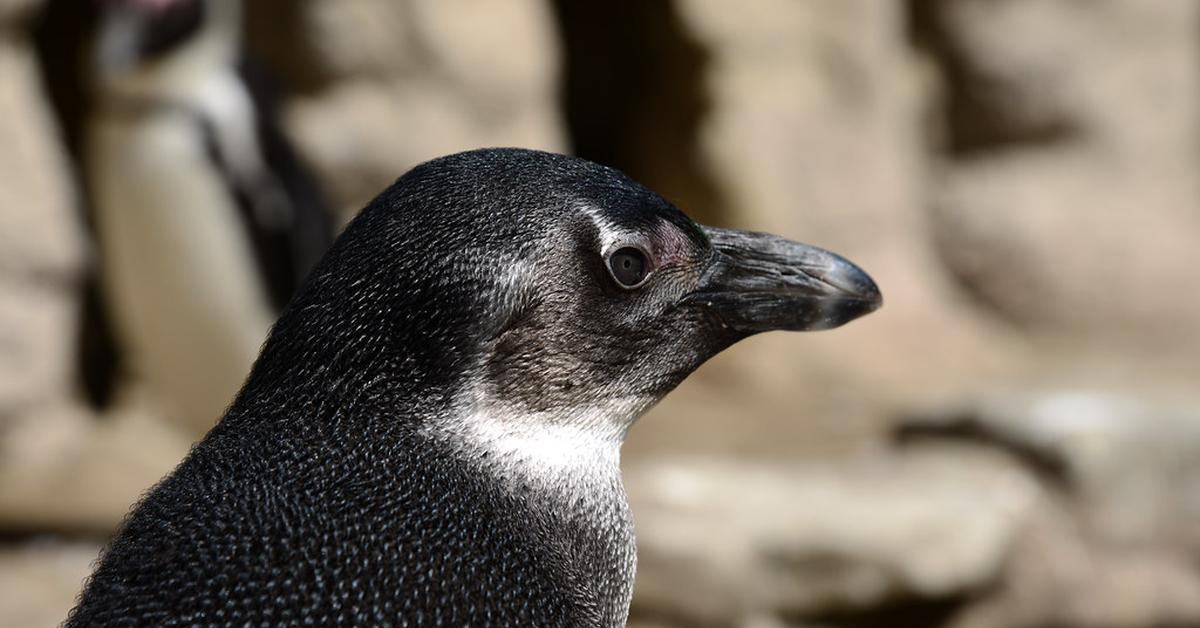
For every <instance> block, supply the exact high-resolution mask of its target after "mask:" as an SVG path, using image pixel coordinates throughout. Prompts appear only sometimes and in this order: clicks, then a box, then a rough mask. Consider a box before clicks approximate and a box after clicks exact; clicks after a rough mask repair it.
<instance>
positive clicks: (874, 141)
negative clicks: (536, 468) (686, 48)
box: [646, 0, 1019, 442]
mask: <svg viewBox="0 0 1200 628" xmlns="http://www.w3.org/2000/svg"><path fill="white" fill-rule="evenodd" d="M676 6H677V7H678V11H679V13H680V17H681V20H682V22H683V24H684V25H685V26H686V27H687V28H688V29H689V31H690V33H691V35H692V37H693V38H694V39H695V40H696V41H697V42H698V43H699V44H700V45H701V46H703V48H704V49H705V51H706V55H707V62H706V64H705V66H704V68H705V73H704V76H703V78H704V85H705V91H706V98H707V103H706V110H707V115H706V116H705V118H704V119H703V121H702V126H701V128H700V131H699V132H700V151H701V161H702V162H703V164H705V166H706V169H707V172H708V174H709V176H710V178H711V179H712V180H713V181H714V183H715V186H716V187H717V188H718V190H719V192H720V196H721V198H722V199H723V200H724V202H725V203H726V207H725V208H724V209H725V211H724V220H723V222H725V223H728V224H732V225H733V226H737V227H741V228H750V229H756V230H763V231H771V232H775V233H780V234H782V235H785V236H788V237H791V238H794V239H797V240H800V241H804V242H809V243H812V244H816V245H819V246H823V247H826V248H831V249H833V250H836V251H838V252H839V253H841V254H844V255H846V256H847V257H849V258H850V259H853V260H855V262H857V263H860V264H861V265H862V266H863V267H864V268H865V269H866V270H867V271H868V272H870V273H871V274H872V276H873V277H875V279H876V280H877V282H878V283H879V285H880V286H881V287H882V290H883V293H884V300H885V307H884V308H883V309H882V310H881V311H880V312H879V313H878V314H875V315H872V316H871V317H869V318H867V319H864V320H863V321H861V322H857V323H855V324H854V325H851V326H849V327H847V328H846V329H840V330H837V331H836V332H833V333H829V334H819V335H804V336H799V335H795V336H787V337H775V338H772V339H771V340H770V341H762V342H758V341H752V346H753V349H751V348H750V346H749V345H750V343H748V346H747V347H746V348H744V349H743V348H740V347H739V348H737V349H735V350H734V351H732V352H730V353H729V354H727V355H723V356H720V357H718V358H717V360H716V361H715V362H714V366H713V368H714V369H717V368H719V369H721V371H722V377H714V379H723V378H724V377H729V378H735V377H741V378H743V379H744V380H745V381H746V382H750V384H749V385H751V386H754V385H756V383H757V385H758V386H759V387H758V388H757V389H756V390H755V391H754V393H753V394H752V396H753V397H754V398H755V399H759V400H762V399H770V401H769V402H766V403H762V402H759V403H758V404H756V405H757V407H759V408H761V411H758V410H756V412H755V413H754V414H755V415H756V416H761V417H762V418H761V424H756V426H755V427H760V426H761V427H762V429H763V430H764V431H763V432H762V433H763V434H770V433H771V432H769V431H766V430H769V429H773V428H772V427H769V426H779V425H783V424H787V423H794V422H795V421H797V419H796V417H795V415H796V414H798V412H796V411H795V407H796V405H797V403H798V401H797V399H798V398H800V397H806V396H807V395H804V394H799V395H798V394H796V387H797V386H801V387H803V388H804V389H805V390H812V391H813V392H814V394H813V395H812V396H813V397H819V398H824V399H828V398H829V395H826V394H825V391H827V390H828V388H827V387H826V386H827V385H829V382H830V381H831V380H832V381H838V382H842V384H841V385H842V386H844V388H845V390H843V391H839V392H840V393H841V394H845V395H846V396H848V397H850V398H863V397H866V395H862V394H861V393H860V391H862V390H864V389H868V390H870V391H871V395H870V398H871V399H872V400H873V401H874V402H875V403H877V404H881V405H887V404H888V403H891V402H893V401H894V400H895V399H896V398H897V397H904V396H907V395H910V394H911V393H912V391H917V390H920V391H933V390H937V389H941V388H952V387H953V386H954V385H955V384H954V383H953V382H954V381H956V380H959V378H973V377H976V376H979V375H980V374H981V373H989V372H994V371H996V370H1003V369H1005V368H1008V366H1007V365H1008V364H1009V363H1010V362H1011V361H1012V360H1013V359H1014V358H1015V357H1016V356H1015V355H1014V354H1015V353H1016V352H1017V351H1018V350H1019V349H1018V348H1019V344H1018V343H1013V342H1007V341H1005V339H1004V338H1003V334H1004V332H1003V331H1002V330H999V329H996V328H994V327H992V326H991V325H990V323H989V321H988V320H987V319H985V318H981V317H978V316H976V315H975V313H974V312H972V311H970V310H969V309H967V308H965V307H963V302H962V299H960V298H959V297H958V296H957V295H956V294H955V288H954V287H953V286H952V284H951V283H950V282H949V279H950V277H949V276H948V275H947V274H946V272H945V269H944V267H943V266H942V264H941V261H940V260H939V259H937V257H936V255H935V254H934V253H935V252H934V250H933V249H932V248H931V247H930V246H929V242H928V231H927V228H928V225H927V215H926V212H925V210H924V208H923V207H922V202H921V199H922V197H923V195H924V193H925V190H924V189H923V179H924V171H923V164H924V156H923V154H922V153H923V150H924V148H923V146H922V144H921V138H920V135H919V128H920V126H919V121H920V102H921V94H922V87H923V82H922V79H921V76H920V74H919V72H918V71H917V68H916V67H915V66H914V64H912V63H911V61H910V59H911V55H910V54H909V44H908V42H907V41H906V39H905V36H904V18H905V15H904V11H903V9H904V5H903V4H902V3H895V2H884V1H879V0H847V1H842V2H788V1H786V0H774V1H768V2H755V3H752V4H749V5H742V4H737V3H726V2H719V1H715V0H681V1H680V2H679V3H677V5H676ZM733 373H737V374H733ZM899 382H903V384H902V385H900V386H896V387H892V386H891V384H896V383H899ZM741 384H742V382H739V383H738V386H731V387H730V388H740V387H741ZM682 391H683V392H687V391H688V387H687V385H686V384H685V387H684V388H683V389H682ZM816 391H822V392H821V393H820V394H817V392H816ZM733 394H736V393H733ZM783 397H786V400H785V399H784V398H783ZM667 403H668V404H670V403H671V402H670V401H668V402H667ZM799 403H803V402H799ZM667 407H668V408H669V407H670V406H667ZM878 411H879V407H878V406H876V407H875V408H873V409H871V410H870V411H869V412H868V413H874V414H875V415H876V416H878ZM856 414H858V413H857V412H846V411H842V410H841V409H839V408H823V409H821V411H818V412H808V413H803V415H802V416H804V421H806V424H807V425H809V426H811V428H812V429H814V430H822V431H827V432H836V431H840V432H844V433H856V435H855V436H853V437H852V438H855V439H859V440H861V438H863V436H864V435H863V432H862V430H863V429H865V430H867V431H868V433H869V430H871V429H875V428H876V427H877V426H878V420H877V419H876V420H875V422H874V423H873V424H866V425H859V424H858V423H859V422H858V421H856V420H854V418H853V417H854V415H856ZM754 420H755V421H759V419H757V418H755V419H754ZM856 427H857V429H856ZM646 429H651V428H649V427H647V428H646ZM663 429H674V430H676V431H677V430H678V429H679V425H672V426H670V428H667V427H664V428H663ZM738 429H743V428H741V427H738ZM752 431H753V430H752ZM776 435H778V434H776ZM822 440H824V441H825V442H835V441H834V440H833V439H831V438H825V439H822Z"/></svg>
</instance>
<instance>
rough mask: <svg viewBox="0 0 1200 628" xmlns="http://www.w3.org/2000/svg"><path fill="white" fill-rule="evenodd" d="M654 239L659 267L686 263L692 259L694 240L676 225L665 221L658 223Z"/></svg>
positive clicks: (656, 260)
mask: <svg viewBox="0 0 1200 628" xmlns="http://www.w3.org/2000/svg"><path fill="white" fill-rule="evenodd" d="M652 239H653V240H654V257H655V266H656V267H657V268H668V267H671V266H680V265H686V264H687V263H688V262H689V261H691V256H692V242H691V240H689V239H688V237H687V236H686V235H684V234H683V232H682V231H680V230H679V228H678V227H676V226H675V225H672V224H671V223H669V222H665V221H664V222H660V223H658V226H657V227H655V228H654V235H653V237H652Z"/></svg>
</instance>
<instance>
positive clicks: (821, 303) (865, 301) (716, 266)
mask: <svg viewBox="0 0 1200 628" xmlns="http://www.w3.org/2000/svg"><path fill="white" fill-rule="evenodd" d="M703 229H704V232H705V233H706V234H707V235H708V238H709V240H710V241H711V242H712V246H713V250H714V254H713V256H712V258H711V259H710V261H709V264H708V266H707V267H706V268H705V270H704V273H703V275H702V276H701V279H700V285H699V286H698V287H697V289H696V290H695V291H694V292H692V293H691V294H689V295H688V297H687V301H689V302H691V303H696V304H701V305H704V306H706V307H709V308H711V309H712V310H714V311H715V312H716V314H717V315H719V316H720V317H721V320H722V322H723V323H724V324H725V325H726V326H728V327H730V328H732V329H734V330H736V331H739V332H742V333H745V334H755V333H759V332H764V331H771V330H777V329H778V330H786V331H810V330H819V329H832V328H834V327H838V326H840V325H844V324H845V323H848V322H850V321H852V320H854V319H856V318H858V317H860V316H863V315H865V314H869V313H871V312H874V311H875V310H877V309H879V307H880V306H881V305H883V296H882V295H881V294H880V293H879V287H878V286H876V285H875V282H874V281H873V280H872V279H871V277H870V276H869V275H867V273H865V272H863V270H862V269H861V268H859V267H858V266H855V265H854V264H852V263H850V262H849V261H847V260H846V259H845V258H843V257H841V256H839V255H836V254H834V253H830V252H829V251H826V250H824V249H819V248H817V247H815V246H809V245H807V244H801V243H799V242H792V241H791V240H785V239H784V238H780V237H778V236H773V235H769V234H765V233H752V232H748V231H736V230H732V229H717V228H714V227H704V228H703Z"/></svg>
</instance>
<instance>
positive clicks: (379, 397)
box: [67, 149, 881, 626]
mask: <svg viewBox="0 0 1200 628" xmlns="http://www.w3.org/2000/svg"><path fill="white" fill-rule="evenodd" d="M880 303H881V298H880V295H879V291H878V289H877V288H876V286H875V284H874V283H873V282H872V281H871V279H870V278H869V277H868V276H867V275H866V274H865V273H863V272H862V271H861V270H859V269H858V268H857V267H855V266H854V265H852V264H851V263H849V262H847V261H846V260H844V259H842V258H840V257H838V256H836V255H834V254H832V253H828V252H826V251H823V250H820V249H817V248H814V247H810V246H806V245H803V244H799V243H795V242H790V241H787V240H784V239H782V238H778V237H775V236H770V235H764V234H754V233H747V232H741V231H732V230H726V229H714V228H708V227H701V226H699V225H697V224H695V223H693V222H692V221H690V220H689V219H688V218H687V217H686V216H685V215H684V214H683V213H682V212H680V211H679V210H678V209H676V208H675V207H673V206H672V205H671V204H669V203H668V202H666V201H664V200H663V199H662V198H660V197H659V196H657V195H655V194H654V193H652V192H650V191H648V190H646V189H645V188H643V187H641V186H639V185H638V184H636V183H634V182H633V181H631V180H630V179H628V178H627V177H625V176H624V175H622V174H621V173H619V172H617V171H615V170H612V169H610V168H606V167H603V166H599V165H596V164H593V163H590V162H587V161H583V160H580V159H574V158H571V157H565V156H561V155H554V154H549V153H541V152H535V151H527V150H518V149H490V150H480V151H473V152H468V153H461V154H458V155H453V156H450V157H444V158H441V159H438V160H435V161H431V162H429V163H426V164H424V165H421V166H418V167H417V168H414V169H413V170H412V171H411V172H409V173H408V174H406V175H404V176H403V177H401V178H400V179H399V180H398V181H397V182H396V183H395V184H394V185H392V186H391V187H390V188H389V189H388V190H386V191H385V192H384V193H383V194H381V195H380V196H379V197H378V198H377V199H375V200H374V201H373V202H372V203H371V204H370V205H369V206H367V208H366V209H365V210H363V212H362V213H361V214H360V215H359V216H358V218H356V219H355V220H354V221H353V222H352V223H351V224H350V225H349V227H347V229H346V230H345V232H344V233H343V234H342V236H341V237H340V238H339V239H338V241H337V242H336V243H335V244H334V246H333V248H332V249H331V250H330V252H329V253H328V254H327V255H326V256H325V258H324V259H323V260H322V261H321V262H320V263H319V264H318V265H317V267H316V269H315V270H314V271H313V272H312V274H311V275H310V276H309V278H308V280H307V282H306V283H305V285H304V286H303V287H302V289H301V290H300V292H299V293H298V294H297V295H296V297H295V298H294V299H293V300H292V302H291V304H290V305H289V306H288V307H287V308H286V309H285V311H284V313H283V315H282V316H281V317H280V319H279V322H278V323H277V324H276V325H275V327H274V329H273V330H272V332H271V336H270V338H269V340H268V341H267V343H266V345H265V346H264V348H263V351H262V354H261V355H260V356H259V358H258V361H257V362H256V364H255V366H254V369H253V371H252V372H251V374H250V376H249V379H248V380H247V382H246V385H245V387H244V388H243V389H242V391H241V393H240V394H239V395H238V397H237V398H236V399H235V401H234V403H233V405H232V406H231V407H230V409H229V411H228V413H227V414H226V415H225V417H224V418H223V419H222V420H221V421H220V423H219V424H218V425H217V427H216V428H214V429H213V430H212V432H210V433H209V434H208V436H207V437H206V438H205V439H204V440H203V441H202V442H201V443H200V444H198V445H197V446H196V447H195V449H194V450H193V451H192V453H191V454H190V455H189V456H188V457H187V459H186V460H184V462H183V463H182V464H181V465H180V466H179V468H177V469H176V470H175V471H174V472H173V473H172V474H171V475H169V476H168V477H167V478H166V479H165V480H164V481H163V482H162V483H161V484H159V485H158V486H157V487H156V488H155V489H154V490H153V491H152V492H151V493H150V494H149V495H148V496H147V497H146V498H145V499H144V500H143V501H142V502H141V504H139V505H138V507H137V508H136V509H135V510H134V512H133V513H132V514H131V515H130V517H129V519H128V520H127V522H126V524H125V526H124V528H123V529H122V531H121V532H120V534H119V535H118V536H117V538H116V539H115V540H114V541H113V543H112V545H111V546H110V547H109V548H108V550H106V552H105V553H104V555H103V556H102V559H101V561H100V563H99V566H98V568H97V569H96V571H95V573H94V575H93V576H92V579H91V580H90V582H89V583H88V585H87V587H86V588H85V590H84V592H83V594H82V596H81V599H80V603H79V605H78V607H77V608H76V609H75V610H74V611H72V613H71V616H70V618H69V620H68V622H67V625H69V626H91V625H141V624H202V625H219V626H242V625H247V624H253V625H260V624H264V623H265V624H272V625H274V624H285V623H308V624H316V625H330V624H373V625H451V626H458V625H512V626H518V625H519V626H534V625H537V626H616V625H621V624H623V623H624V621H625V618H626V615H627V613H628V610H629V601H630V595H631V591H632V583H633V573H634V563H635V556H634V545H633V532H632V529H633V528H632V521H631V518H630V515H629V510H628V505H627V503H626V499H625V492H624V489H623V487H622V484H621V478H620V473H619V468H618V456H619V448H620V445H621V441H622V439H623V438H624V435H625V433H626V431H627V430H628V428H629V426H630V425H631V424H632V423H633V422H634V420H636V419H637V417H638V416H640V415H641V414H642V413H644V412H645V411H646V410H647V409H649V408H650V406H652V405H653V404H654V403H655V402H657V401H658V400H659V399H661V398H662V397H663V396H664V395H666V393H667V392H669V391H670V390H671V389H672V388H674V387H675V386H676V385H677V384H678V383H679V382H680V381H682V380H683V378H684V377H686V376H687V375H688V374H689V373H690V372H691V371H693V370H694V369H695V368H696V367H698V366H699V365H700V364H701V363H703V362H704V361H705V360H707V359H708V358H709V357H711V356H713V355H715V354H716V353H717V352H719V351H721V350H722V349H724V348H726V347H728V346H730V345H731V344H733V343H735V342H737V341H738V340H740V339H742V338H745V337H747V336H749V335H752V334H755V333H758V332H762V331H768V330H772V329H786V330H806V329H828V328H831V327H835V326H837V325H840V324H842V323H845V322H847V321H849V320H852V319H854V318H857V317H858V316H861V315H863V314H865V313H868V312H870V311H872V310H874V309H876V308H877V307H879V305H880Z"/></svg>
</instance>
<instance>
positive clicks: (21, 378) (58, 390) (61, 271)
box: [0, 34, 84, 422]
mask: <svg viewBox="0 0 1200 628" xmlns="http://www.w3.org/2000/svg"><path fill="white" fill-rule="evenodd" d="M33 64H34V60H33V58H32V56H31V52H30V50H29V48H28V46H27V42H26V41H25V40H24V39H23V37H21V36H18V35H15V34H13V35H11V36H3V35H2V34H0V85H3V86H4V89H0V146H4V147H5V148H4V150H3V151H0V180H3V182H4V183H3V185H0V422H5V421H8V420H10V418H11V416H12V415H14V414H15V413H17V412H19V411H21V410H22V409H24V408H28V407H31V406H34V405H37V404H39V403H43V402H47V401H52V400H55V399H58V398H60V397H62V396H63V395H65V394H66V393H67V391H68V384H69V382H70V376H71V373H72V371H73V369H74V367H75V362H74V361H75V357H76V356H75V355H74V352H73V342H74V331H75V318H74V317H75V314H76V308H77V307H78V300H79V297H78V294H77V291H78V278H79V274H80V272H81V271H82V264H83V258H84V246H83V240H82V238H81V233H80V231H79V226H78V225H77V223H76V216H75V214H74V208H73V203H74V198H73V197H72V183H71V181H70V179H69V178H68V174H67V163H66V157H65V155H64V153H63V150H62V148H61V146H59V144H58V136H57V134H56V131H55V129H54V127H53V125H52V123H51V121H50V119H49V116H48V111H47V110H46V106H45V103H44V101H43V100H42V95H41V90H40V87H39V79H38V77H37V74H36V71H35V68H34V65H33Z"/></svg>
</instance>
